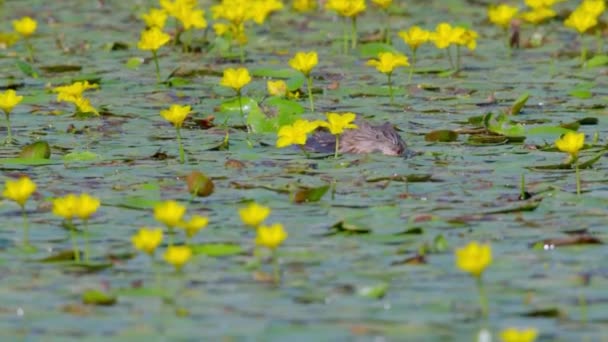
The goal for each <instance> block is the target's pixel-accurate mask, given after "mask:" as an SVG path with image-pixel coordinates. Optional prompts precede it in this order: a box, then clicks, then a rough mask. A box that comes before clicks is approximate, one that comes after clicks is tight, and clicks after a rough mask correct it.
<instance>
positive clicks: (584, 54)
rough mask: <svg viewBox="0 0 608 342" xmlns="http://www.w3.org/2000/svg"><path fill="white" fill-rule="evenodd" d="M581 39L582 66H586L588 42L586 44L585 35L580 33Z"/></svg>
mask: <svg viewBox="0 0 608 342" xmlns="http://www.w3.org/2000/svg"><path fill="white" fill-rule="evenodd" d="M579 39H580V41H581V68H582V67H584V66H585V61H586V60H587V44H585V38H584V37H583V35H582V34H581V35H579Z"/></svg>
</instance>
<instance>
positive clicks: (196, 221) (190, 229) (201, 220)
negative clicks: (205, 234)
mask: <svg viewBox="0 0 608 342" xmlns="http://www.w3.org/2000/svg"><path fill="white" fill-rule="evenodd" d="M208 223H209V219H208V218H206V217H204V216H200V215H193V216H192V217H191V218H190V220H189V221H182V222H180V223H179V227H180V228H183V229H184V230H185V231H186V235H187V236H188V237H189V238H191V237H193V236H194V235H196V233H197V232H198V231H199V230H201V229H203V228H205V227H207V224H208Z"/></svg>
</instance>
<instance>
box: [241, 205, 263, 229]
mask: <svg viewBox="0 0 608 342" xmlns="http://www.w3.org/2000/svg"><path fill="white" fill-rule="evenodd" d="M268 215H270V208H268V207H266V206H263V205H260V204H257V203H255V202H251V203H250V204H249V205H248V206H246V207H244V208H241V209H239V216H241V221H243V223H244V224H245V225H248V226H251V227H254V228H255V227H258V226H259V225H260V224H262V222H264V220H265V219H266V218H267V217H268Z"/></svg>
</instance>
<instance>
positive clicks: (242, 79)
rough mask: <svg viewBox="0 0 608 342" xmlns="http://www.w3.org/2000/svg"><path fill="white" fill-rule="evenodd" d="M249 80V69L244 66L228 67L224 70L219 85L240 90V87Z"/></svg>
mask: <svg viewBox="0 0 608 342" xmlns="http://www.w3.org/2000/svg"><path fill="white" fill-rule="evenodd" d="M249 82H251V76H250V75H249V70H247V69H246V68H238V69H233V68H228V69H226V70H224V76H223V77H222V80H221V81H220V85H222V86H224V87H227V88H232V89H234V90H235V91H236V92H240V91H241V89H242V88H243V87H244V86H246V85H247V84H249Z"/></svg>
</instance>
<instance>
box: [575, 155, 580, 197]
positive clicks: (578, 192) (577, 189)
mask: <svg viewBox="0 0 608 342" xmlns="http://www.w3.org/2000/svg"><path fill="white" fill-rule="evenodd" d="M578 164H579V163H578V160H577V161H576V166H575V167H576V194H577V195H578V196H580V195H581V172H580V171H579V167H578Z"/></svg>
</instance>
